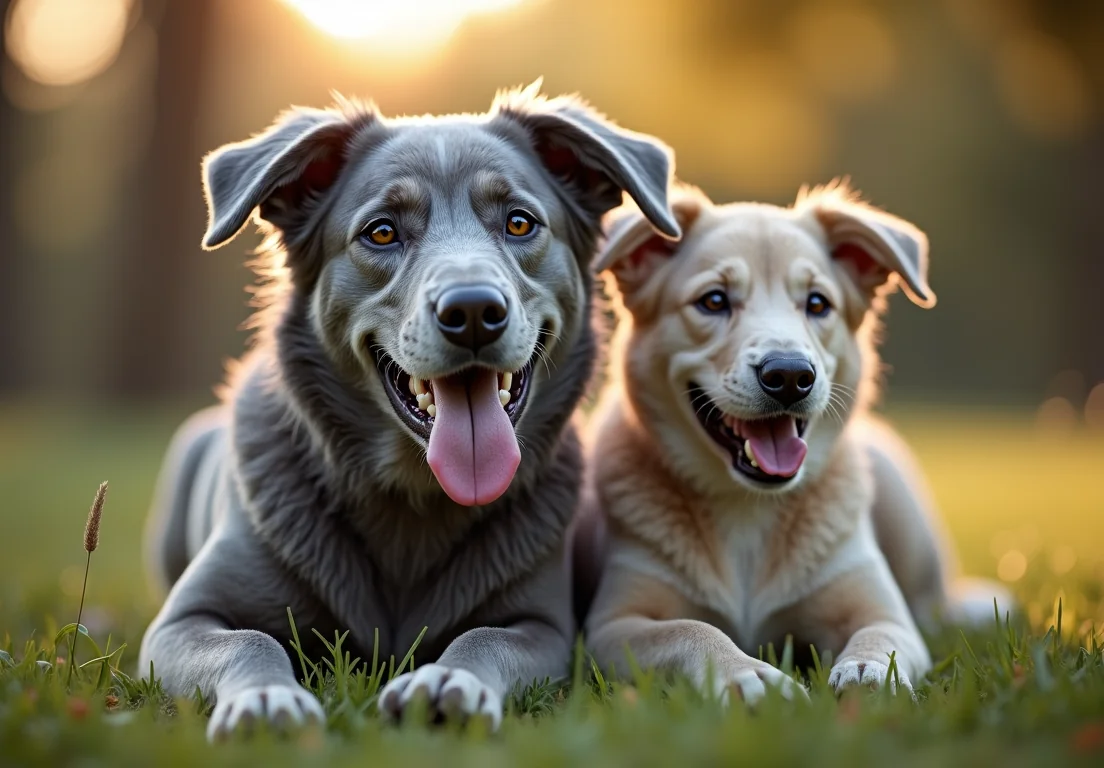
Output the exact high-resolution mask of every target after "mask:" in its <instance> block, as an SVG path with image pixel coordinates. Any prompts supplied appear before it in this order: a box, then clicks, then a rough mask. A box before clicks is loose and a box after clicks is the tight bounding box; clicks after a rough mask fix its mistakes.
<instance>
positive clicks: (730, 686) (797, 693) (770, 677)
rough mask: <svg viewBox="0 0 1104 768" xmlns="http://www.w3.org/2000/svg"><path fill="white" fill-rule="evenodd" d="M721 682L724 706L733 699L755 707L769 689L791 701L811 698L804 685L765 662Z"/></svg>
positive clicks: (749, 666)
mask: <svg viewBox="0 0 1104 768" xmlns="http://www.w3.org/2000/svg"><path fill="white" fill-rule="evenodd" d="M719 682H720V683H721V686H720V688H721V697H720V698H721V704H723V705H724V706H728V705H729V704H730V703H731V701H732V699H733V698H736V699H739V700H741V701H743V702H744V703H745V704H747V705H748V706H754V705H755V704H756V703H757V702H758V701H759V700H760V699H762V698H763V697H764V696H766V695H767V688H768V687H769V688H777V689H778V690H779V692H780V693H781V694H782V695H783V696H784V697H785V698H787V699H790V700H791V701H792V700H793V699H797V698H803V699H806V700H807V699H808V698H809V694H808V692H807V691H806V690H805V687H804V686H803V685H801V684H800V683H798V682H795V681H794V679H793V678H792V677H790V676H789V675H787V674H786V673H785V672H783V671H782V670H780V669H778V668H777V667H772V666H771V665H770V664H767V663H765V662H755V663H752V664H748V665H747V666H745V667H742V668H741V669H739V670H738V671H737V672H735V673H734V674H731V675H729V676H728V677H727V678H726V679H724V680H721V681H719Z"/></svg>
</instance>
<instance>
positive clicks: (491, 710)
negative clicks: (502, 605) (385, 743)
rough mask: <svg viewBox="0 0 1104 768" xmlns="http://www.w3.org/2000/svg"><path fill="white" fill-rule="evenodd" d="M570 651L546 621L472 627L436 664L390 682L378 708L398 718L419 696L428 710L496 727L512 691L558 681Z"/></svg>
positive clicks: (555, 630)
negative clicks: (520, 686) (480, 719)
mask: <svg viewBox="0 0 1104 768" xmlns="http://www.w3.org/2000/svg"><path fill="white" fill-rule="evenodd" d="M570 650H571V648H570V643H569V642H568V639H567V637H566V635H565V633H564V632H563V631H562V630H560V629H557V628H556V627H553V626H552V625H551V624H548V623H546V622H544V621H538V620H531V621H523V622H519V623H517V624H514V625H512V626H509V627H479V628H477V629H471V630H468V631H467V632H465V633H464V634H462V635H460V636H459V637H458V638H456V639H455V640H453V641H452V643H450V644H449V646H448V648H446V649H445V652H444V653H443V654H441V658H440V659H438V660H437V662H436V663H435V664H426V665H425V666H422V667H419V668H418V669H417V670H415V671H414V672H408V673H407V674H405V675H401V676H400V677H397V678H395V679H394V680H392V681H391V682H390V683H389V684H388V685H387V687H386V688H385V689H384V691H383V694H382V696H381V698H380V702H381V709H382V710H383V711H384V712H385V713H387V714H389V715H390V716H392V717H396V718H397V717H399V716H401V715H402V712H403V710H404V709H405V708H406V707H407V706H408V705H409V704H410V702H411V701H413V700H414V699H415V697H418V696H422V697H425V700H426V703H427V705H428V707H429V709H430V711H431V712H435V713H436V714H440V715H442V716H445V717H458V718H461V719H463V718H467V717H471V716H479V717H483V718H485V719H486V720H487V721H488V722H489V724H490V725H491V727H492V729H497V728H498V726H499V725H500V724H501V722H502V706H503V701H504V699H505V698H506V696H507V694H509V693H510V691H511V690H512V689H513V687H514V686H515V685H516V684H518V683H521V684H523V685H524V684H528V683H531V682H533V681H534V680H543V679H544V678H546V677H551V678H558V677H561V676H562V675H563V673H564V671H565V670H566V668H567V661H568V657H569V654H570Z"/></svg>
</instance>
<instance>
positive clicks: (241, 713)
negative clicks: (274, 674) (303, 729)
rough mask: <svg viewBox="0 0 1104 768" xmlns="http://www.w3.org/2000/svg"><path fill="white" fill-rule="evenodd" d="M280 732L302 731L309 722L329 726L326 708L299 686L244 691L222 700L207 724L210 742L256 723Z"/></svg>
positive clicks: (257, 688)
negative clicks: (289, 728)
mask: <svg viewBox="0 0 1104 768" xmlns="http://www.w3.org/2000/svg"><path fill="white" fill-rule="evenodd" d="M260 722H263V723H268V724H270V725H273V726H276V727H277V728H288V727H298V726H302V725H305V724H306V723H308V722H315V723H324V722H326V713H325V712H324V711H323V710H322V705H321V704H319V703H318V699H316V698H315V697H314V696H313V695H312V694H311V693H310V692H309V691H306V690H304V689H302V688H300V687H299V686H290V685H264V686H257V687H254V688H243V689H242V690H240V691H238V692H237V693H235V694H233V695H231V696H225V697H222V698H220V699H219V700H218V703H217V704H216V705H215V711H214V712H212V713H211V720H210V722H208V723H207V740H208V741H212V742H214V741H221V740H222V739H225V738H226V737H228V736H229V735H230V734H232V733H233V732H234V731H236V730H238V729H239V728H241V729H248V728H251V727H252V726H253V725H254V724H256V723H260Z"/></svg>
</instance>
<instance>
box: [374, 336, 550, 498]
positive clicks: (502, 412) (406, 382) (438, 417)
mask: <svg viewBox="0 0 1104 768" xmlns="http://www.w3.org/2000/svg"><path fill="white" fill-rule="evenodd" d="M376 366H377V369H378V370H379V373H380V378H381V379H382V380H383V388H384V390H385V391H386V392H387V396H388V398H389V399H390V400H391V405H392V407H393V408H394V409H395V412H396V413H397V414H398V415H399V417H400V418H401V419H402V420H403V421H404V422H405V423H406V425H407V426H408V427H409V428H410V429H411V431H413V432H414V433H415V434H416V435H419V436H421V437H422V438H424V439H425V440H427V441H428V442H429V448H428V450H427V454H426V456H427V459H428V461H429V466H430V469H432V470H433V474H434V475H435V476H436V477H437V480H438V482H439V483H440V484H441V487H442V488H443V489H444V491H445V493H447V494H448V495H449V496H450V497H451V498H452V500H453V501H455V502H457V503H458V504H464V505H466V506H476V505H481V504H489V503H491V502H492V501H494V500H495V499H497V498H498V497H499V496H501V495H502V494H503V493H505V492H506V489H507V488H508V487H509V485H510V481H511V480H513V477H514V473H515V472H516V471H517V467H518V464H519V463H520V462H521V451H520V449H519V448H518V443H517V436H516V435H515V434H514V425H515V424H517V421H518V419H519V418H521V414H522V411H523V410H524V408H525V404H526V402H527V400H528V395H529V382H530V379H531V377H532V376H531V374H532V370H533V360H530V361H529V362H528V363H527V364H526V365H525V366H524V367H523V368H521V369H520V370H517V371H509V372H502V371H496V370H493V369H491V368H485V367H482V366H472V367H469V368H465V369H463V370H461V371H458V372H456V373H453V374H450V375H448V376H442V377H440V378H436V379H416V378H414V377H412V376H411V375H410V374H409V373H407V372H406V371H404V370H403V369H402V368H400V367H399V365H398V364H397V363H396V362H395V361H394V359H393V358H391V357H390V356H389V355H388V354H387V353H386V352H383V351H379V352H377V354H376Z"/></svg>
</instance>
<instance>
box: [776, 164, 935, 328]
mask: <svg viewBox="0 0 1104 768" xmlns="http://www.w3.org/2000/svg"><path fill="white" fill-rule="evenodd" d="M795 210H796V211H797V212H798V213H799V214H806V213H807V214H809V215H812V216H814V217H815V218H816V220H817V222H819V224H820V226H821V227H823V228H824V232H825V234H826V235H827V237H828V247H829V248H830V249H831V251H832V257H833V258H835V259H836V260H837V261H840V262H842V263H844V264H845V265H846V267H847V269H848V272H849V273H850V274H851V276H852V277H853V279H854V280H855V282H856V283H857V284H858V286H859V287H860V288H861V289H862V290H863V291H864V292H866V293H867V294H868V295H871V296H872V295H873V294H874V293H875V291H877V289H878V288H880V287H881V286H882V285H884V284H885V283H886V282H887V281H889V280H890V278H891V277H893V276H896V279H897V281H898V282H899V283H900V284H901V285H902V286H903V287H904V289H905V293H906V294H907V295H908V297H909V299H911V300H912V303H913V304H916V305H917V306H920V307H924V308H925V309H927V308H930V307H933V306H935V300H936V299H935V293H934V292H933V291H932V289H931V288H930V287H929V285H928V238H927V236H926V235H925V234H924V233H923V232H921V231H920V230H919V229H917V228H916V227H915V226H914V225H912V224H910V223H909V222H907V221H905V220H904V219H899V218H897V217H896V216H892V215H890V214H888V213H885V212H884V211H880V210H878V209H876V208H874V207H872V206H870V205H867V204H865V203H862V202H860V201H859V199H858V196H857V195H856V194H855V193H853V192H852V191H850V190H849V189H848V188H847V186H846V185H844V184H835V185H831V186H829V187H821V188H817V189H814V190H812V191H811V192H807V191H804V190H803V191H802V194H801V196H800V197H799V198H798V201H797V203H796V205H795Z"/></svg>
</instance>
